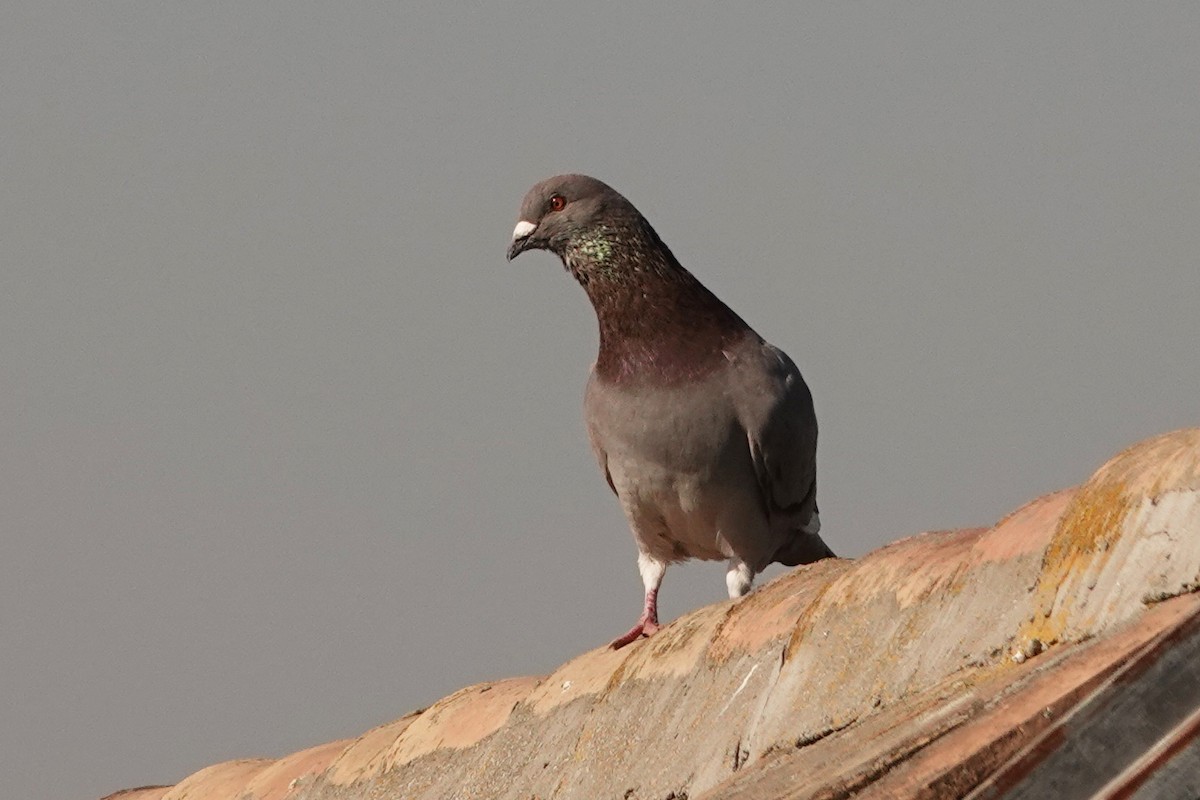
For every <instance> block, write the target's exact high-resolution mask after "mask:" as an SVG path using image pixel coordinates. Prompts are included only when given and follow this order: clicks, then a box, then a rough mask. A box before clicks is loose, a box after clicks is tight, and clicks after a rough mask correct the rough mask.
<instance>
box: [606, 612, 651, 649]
mask: <svg viewBox="0 0 1200 800" xmlns="http://www.w3.org/2000/svg"><path fill="white" fill-rule="evenodd" d="M659 627H660V626H659V624H658V621H657V620H653V619H649V618H647V617H642V618H641V619H639V620H638V621H637V624H636V625H634V626H633V627H632V628H630V629H629V630H628V631H627V632H625V633H623V634H622V635H620V636H618V637H617V638H616V639H613V640H612V641H611V642H610V643H609V645H608V646H609V647H611V648H612V649H613V650H620V649H621V648H622V647H624V646H625V645H627V644H633V643H634V642H636V641H637V640H638V639H640V638H642V637H643V636H653V635H654V634H656V633H658V629H659Z"/></svg>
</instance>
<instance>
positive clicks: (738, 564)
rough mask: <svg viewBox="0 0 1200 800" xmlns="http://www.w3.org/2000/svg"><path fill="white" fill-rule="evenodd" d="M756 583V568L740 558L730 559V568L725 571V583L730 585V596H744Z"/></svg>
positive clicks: (735, 597)
mask: <svg viewBox="0 0 1200 800" xmlns="http://www.w3.org/2000/svg"><path fill="white" fill-rule="evenodd" d="M753 583H754V570H752V569H750V565H749V564H747V563H746V562H745V561H742V560H741V559H740V558H736V557H734V558H731V559H729V569H728V570H726V572H725V585H726V586H727V587H729V597H730V598H731V599H733V600H736V599H738V598H739V597H744V596H745V594H746V592H748V591H750V585H751V584H753Z"/></svg>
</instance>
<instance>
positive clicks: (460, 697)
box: [385, 678, 540, 770]
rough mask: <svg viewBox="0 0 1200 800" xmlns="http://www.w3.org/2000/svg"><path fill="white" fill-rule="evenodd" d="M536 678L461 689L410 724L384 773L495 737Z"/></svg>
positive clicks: (389, 759) (392, 750) (397, 742)
mask: <svg viewBox="0 0 1200 800" xmlns="http://www.w3.org/2000/svg"><path fill="white" fill-rule="evenodd" d="M539 680H540V679H539V678H509V679H508V680H503V681H497V682H496V683H484V684H479V685H477V686H469V687H467V688H466V689H461V690H459V691H457V692H455V693H454V694H452V695H450V696H449V697H445V698H443V699H441V700H439V701H438V702H436V703H434V704H433V705H432V706H430V707H429V708H428V709H426V710H425V712H424V713H423V714H421V716H419V717H417V718H416V719H415V720H413V722H412V724H411V725H409V726H408V727H407V728H406V729H405V730H404V732H403V733H402V734H401V735H400V737H399V738H398V739H397V741H396V743H395V745H394V746H393V747H392V749H391V751H390V752H389V753H388V754H387V756H386V767H385V769H389V770H390V769H394V768H395V767H397V766H399V765H401V764H406V763H408V762H410V761H412V760H413V759H415V758H418V757H420V756H423V755H425V754H427V753H432V752H433V751H435V750H440V749H442V748H453V749H462V748H466V747H470V746H471V745H473V744H476V743H478V742H479V741H480V740H482V739H484V738H485V737H487V736H489V735H491V734H493V733H495V732H496V731H497V730H499V729H500V727H501V726H502V725H504V723H505V722H507V721H508V718H509V715H511V714H512V711H513V709H514V708H515V707H516V705H517V704H518V703H519V702H521V701H522V700H524V699H525V698H526V697H527V696H528V695H529V692H530V690H531V689H533V688H534V686H536V685H537V683H538V681H539Z"/></svg>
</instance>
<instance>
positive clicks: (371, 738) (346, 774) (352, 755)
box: [325, 711, 421, 786]
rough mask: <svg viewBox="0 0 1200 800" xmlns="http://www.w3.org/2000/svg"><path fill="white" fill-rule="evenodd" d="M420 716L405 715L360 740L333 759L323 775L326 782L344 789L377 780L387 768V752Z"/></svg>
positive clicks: (414, 713) (417, 714)
mask: <svg viewBox="0 0 1200 800" xmlns="http://www.w3.org/2000/svg"><path fill="white" fill-rule="evenodd" d="M420 713H421V712H419V711H415V712H413V713H411V714H407V715H405V716H403V717H401V718H400V719H398V720H395V721H394V722H389V723H387V724H386V725H380V726H378V727H376V728H372V729H371V730H369V731H367V732H366V733H364V734H363V735H362V736H359V737H358V738H357V739H355V740H354V742H353V743H352V744H351V745H350V746H349V747H347V748H346V749H345V750H343V751H342V754H341V755H340V756H338V757H337V758H336V759H334V761H333V763H332V765H330V767H329V771H328V772H327V773H326V775H325V777H326V779H327V780H328V781H329V782H330V783H332V784H335V785H337V786H346V785H349V784H351V783H354V782H355V781H358V780H362V779H363V778H374V777H376V776H378V775H379V774H380V773H382V772H383V769H384V767H385V766H386V759H387V754H388V752H389V751H390V750H391V749H392V746H393V745H395V743H396V740H397V739H399V738H400V734H402V733H404V731H405V729H406V728H408V726H409V725H411V724H412V722H413V720H415V719H416V718H417V717H418V716H420Z"/></svg>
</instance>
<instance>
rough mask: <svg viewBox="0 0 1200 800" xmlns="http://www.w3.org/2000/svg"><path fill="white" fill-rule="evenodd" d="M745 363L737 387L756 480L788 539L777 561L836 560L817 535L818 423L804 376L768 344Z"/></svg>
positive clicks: (774, 523) (774, 520)
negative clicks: (826, 558) (831, 558)
mask: <svg viewBox="0 0 1200 800" xmlns="http://www.w3.org/2000/svg"><path fill="white" fill-rule="evenodd" d="M757 348H758V349H757V350H756V352H753V353H748V354H747V357H746V358H744V359H742V358H739V359H738V361H739V362H741V363H740V365H739V366H740V367H741V368H740V369H739V370H737V373H738V375H739V379H738V380H737V381H736V382H735V386H734V392H735V396H734V401H735V403H736V404H737V408H738V416H739V419H740V421H741V423H742V425H743V426H744V427H745V430H746V438H747V440H748V442H749V446H750V455H751V460H752V461H753V464H754V471H755V477H756V478H757V481H758V486H759V489H760V491H761V493H762V498H763V502H764V504H765V505H766V509H767V514H768V517H769V518H770V519H771V523H772V527H773V528H776V527H778V528H785V529H786V530H787V531H788V534H789V535H788V536H787V537H786V538H785V541H784V543H783V545H782V546H781V547H780V549H779V551H778V552H777V553H776V556H775V560H777V561H782V562H783V563H785V564H789V565H792V564H799V563H808V562H810V561H815V560H817V559H819V558H824V557H827V556H832V555H833V552H832V551H831V550H830V549H829V548H828V547H827V546H826V545H825V543H824V542H823V541H822V540H821V538H820V537H819V536H818V535H817V532H818V531H819V530H820V519H819V518H818V516H817V417H816V414H815V412H814V410H813V400H812V393H811V392H809V389H808V385H807V384H806V383H805V382H804V378H803V377H801V375H800V370H798V369H797V368H796V365H795V364H794V363H792V360H791V359H790V358H788V356H787V354H786V353H784V352H783V351H782V350H780V349H779V348H777V347H774V346H772V345H770V344H767V343H766V342H760V343H759V344H758V345H757Z"/></svg>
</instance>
